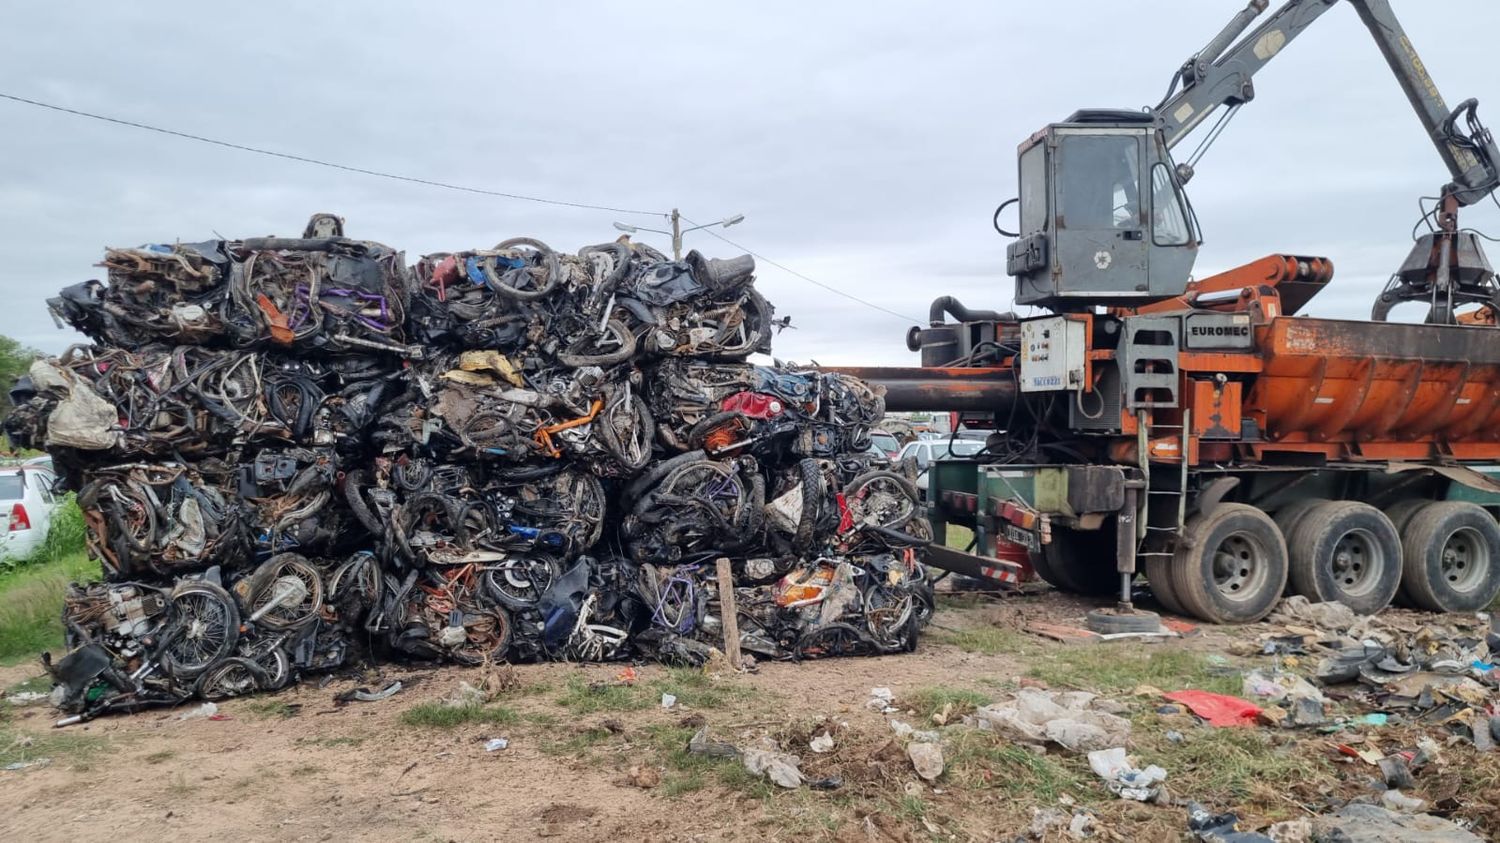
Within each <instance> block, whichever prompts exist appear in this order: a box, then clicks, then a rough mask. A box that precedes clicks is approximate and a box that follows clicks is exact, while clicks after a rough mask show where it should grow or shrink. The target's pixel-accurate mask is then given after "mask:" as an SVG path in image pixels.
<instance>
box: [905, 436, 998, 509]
mask: <svg viewBox="0 0 1500 843" xmlns="http://www.w3.org/2000/svg"><path fill="white" fill-rule="evenodd" d="M983 450H984V442H982V441H980V440H977V439H954V438H951V437H946V436H945V437H943V438H942V439H919V440H917V441H916V442H908V443H906V447H905V448H902V449H901V455H900V456H899V457H897V461H898V462H899V461H901V460H904V459H906V458H907V457H911V458H912V460H913V461H915V462H916V464H917V479H916V484H917V491H918V492H921V493H922V500H927V470H928V468H930V467H931V466H932V462H933V460H940V459H947V458H949V457H972V456H974V455H975V454H977V453H979V452H980V451H983Z"/></svg>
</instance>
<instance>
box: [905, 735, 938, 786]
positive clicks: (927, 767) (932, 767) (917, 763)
mask: <svg viewBox="0 0 1500 843" xmlns="http://www.w3.org/2000/svg"><path fill="white" fill-rule="evenodd" d="M906 757H907V758H910V759H911V766H912V769H914V770H916V771H917V775H919V776H921V777H922V778H924V779H926V780H927V781H936V780H937V777H938V776H941V775H942V774H943V748H942V746H941V745H939V744H935V743H925V742H921V741H913V742H912V743H909V744H907V745H906Z"/></svg>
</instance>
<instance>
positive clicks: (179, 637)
mask: <svg viewBox="0 0 1500 843" xmlns="http://www.w3.org/2000/svg"><path fill="white" fill-rule="evenodd" d="M171 604H172V617H173V627H172V628H171V629H169V630H168V631H167V632H166V633H165V635H166V639H167V640H168V641H169V642H170V643H168V644H167V646H166V649H165V651H164V652H163V653H162V664H163V666H164V667H166V669H167V673H169V674H171V676H172V677H173V678H175V679H178V680H187V679H192V678H194V677H196V676H197V675H198V674H200V673H202V672H203V671H205V670H207V669H208V668H209V667H211V666H212V665H213V664H214V663H215V662H217V661H219V660H220V659H222V658H225V657H226V656H228V655H229V654H230V653H232V652H234V645H235V644H236V643H237V642H238V641H239V634H240V633H239V630H240V612H239V609H238V608H237V607H236V605H235V602H234V598H232V597H230V596H229V593H228V592H226V591H224V589H222V588H219V587H218V586H216V585H213V584H212V583H207V582H194V581H189V582H182V583H178V585H177V587H176V588H174V589H172V596H171Z"/></svg>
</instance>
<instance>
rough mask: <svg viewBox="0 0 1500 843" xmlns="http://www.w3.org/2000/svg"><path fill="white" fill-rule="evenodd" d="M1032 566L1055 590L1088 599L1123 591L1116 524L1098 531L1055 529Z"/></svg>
mask: <svg viewBox="0 0 1500 843" xmlns="http://www.w3.org/2000/svg"><path fill="white" fill-rule="evenodd" d="M1032 564H1033V566H1034V567H1035V568H1036V572H1037V574H1039V575H1040V576H1041V578H1042V579H1044V580H1046V581H1047V582H1048V583H1049V584H1051V585H1052V586H1053V587H1054V588H1058V589H1061V590H1063V591H1071V592H1073V593H1074V594H1083V595H1087V596H1099V595H1104V594H1113V593H1114V592H1115V591H1116V590H1117V589H1118V588H1119V587H1120V577H1119V574H1118V573H1116V571H1115V531H1114V522H1108V523H1106V524H1105V526H1104V527H1102V528H1100V529H1098V530H1070V529H1067V528H1066V527H1054V528H1052V541H1051V542H1048V543H1047V544H1045V545H1042V552H1041V553H1038V554H1033V562H1032Z"/></svg>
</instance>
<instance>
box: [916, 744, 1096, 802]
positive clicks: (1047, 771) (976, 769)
mask: <svg viewBox="0 0 1500 843" xmlns="http://www.w3.org/2000/svg"><path fill="white" fill-rule="evenodd" d="M946 743H947V750H946V752H945V755H946V756H947V757H946V759H945V760H946V762H947V772H945V773H944V776H945V777H946V778H947V779H948V781H950V782H952V783H954V784H955V785H957V786H958V787H962V788H967V789H970V790H981V789H988V788H997V789H999V790H1002V791H1005V792H1006V793H1007V794H1010V795H1012V796H1015V797H1016V798H1024V799H1028V800H1031V801H1035V802H1039V803H1044V804H1050V803H1053V802H1056V801H1057V799H1058V797H1060V796H1062V795H1063V794H1065V793H1066V794H1068V795H1070V796H1072V797H1073V798H1075V799H1077V798H1080V797H1083V796H1086V795H1088V794H1089V792H1090V791H1089V783H1090V781H1091V779H1090V778H1088V776H1089V775H1090V774H1089V770H1088V763H1087V762H1086V761H1082V760H1080V759H1076V758H1075V759H1069V760H1068V761H1062V760H1059V759H1058V758H1056V757H1054V756H1050V755H1038V754H1037V753H1035V752H1032V751H1031V750H1029V749H1027V748H1025V747H1023V746H1020V745H1018V744H1015V743H1012V742H1010V741H1008V740H1006V739H1004V738H1002V737H1000V736H998V735H996V734H995V733H993V732H988V731H983V730H979V729H962V730H957V731H953V732H951V733H950V734H949V735H948V737H947V741H946Z"/></svg>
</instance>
